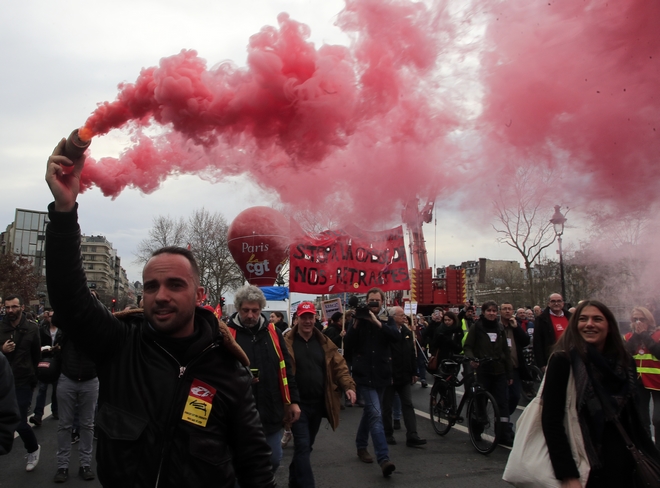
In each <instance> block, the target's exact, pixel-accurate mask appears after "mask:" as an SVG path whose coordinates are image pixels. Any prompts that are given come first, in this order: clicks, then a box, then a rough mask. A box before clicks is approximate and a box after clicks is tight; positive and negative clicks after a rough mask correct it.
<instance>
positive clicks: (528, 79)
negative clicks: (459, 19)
mask: <svg viewBox="0 0 660 488" xmlns="http://www.w3.org/2000/svg"><path fill="white" fill-rule="evenodd" d="M659 26H660V3H658V2H650V1H635V0H622V1H619V2H600V1H595V0H588V1H581V2H574V1H565V0H558V1H549V2H525V1H513V2H502V3H497V4H496V5H495V6H494V7H493V9H492V11H491V12H490V16H489V19H488V26H487V31H486V36H485V41H486V48H485V54H484V56H483V64H482V73H483V85H484V88H485V97H484V111H483V113H482V115H481V117H480V120H479V128H480V129H481V130H482V131H483V134H484V136H485V137H486V138H488V139H489V141H490V143H491V145H490V146H489V148H490V149H491V152H490V153H488V154H487V156H486V157H487V158H488V159H490V160H491V161H497V160H498V159H499V158H498V156H497V154H496V153H494V152H493V151H498V152H499V153H500V154H501V151H502V148H503V147H506V148H508V149H511V148H514V149H515V150H516V151H518V155H519V157H520V158H524V159H527V160H532V161H534V162H535V163H536V164H544V165H550V166H556V167H559V169H563V174H564V177H565V179H564V180H563V181H555V182H549V183H550V184H549V186H551V187H552V190H551V191H553V192H559V195H558V198H557V200H556V201H557V202H560V201H561V200H560V198H562V197H563V198H564V202H566V201H572V203H573V204H574V205H575V204H576V203H580V202H582V203H584V204H588V203H595V204H597V205H602V204H603V203H604V202H607V203H610V204H612V205H613V206H614V207H615V208H617V209H618V210H619V211H629V210H632V209H635V208H640V206H642V207H644V206H647V205H648V203H649V201H651V200H656V198H657V197H656V195H657V194H658V189H659V188H658V183H659V182H660V165H658V164H657V163H658V157H659V155H660V92H659V88H660V28H659ZM564 190H566V192H564Z"/></svg>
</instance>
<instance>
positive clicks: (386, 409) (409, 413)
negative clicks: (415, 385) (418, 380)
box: [382, 383, 417, 439]
mask: <svg viewBox="0 0 660 488" xmlns="http://www.w3.org/2000/svg"><path fill="white" fill-rule="evenodd" d="M394 393H398V394H399V398H400V399H401V412H402V414H403V423H404V424H405V426H406V439H410V438H411V437H415V436H417V417H416V416H415V407H414V406H413V403H412V395H411V393H410V383H399V384H394V385H390V386H388V387H387V388H385V393H384V394H383V406H382V408H383V427H384V429H385V435H386V436H391V435H393V434H394V427H393V425H392V400H393V399H394Z"/></svg>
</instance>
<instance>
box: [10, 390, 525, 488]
mask: <svg viewBox="0 0 660 488" xmlns="http://www.w3.org/2000/svg"><path fill="white" fill-rule="evenodd" d="M429 392H430V387H429V388H426V389H424V388H421V386H420V385H419V384H417V385H415V386H413V403H414V405H415V408H416V410H417V430H418V432H419V435H420V436H421V437H424V438H426V439H427V440H428V443H427V444H426V445H425V446H422V447H421V448H411V447H406V445H405V427H404V430H400V431H395V435H394V437H395V438H396V439H397V441H398V444H397V445H395V446H390V459H391V460H392V462H394V463H395V465H396V471H395V472H394V473H393V474H392V476H391V478H389V479H387V478H383V476H382V474H381V471H380V468H379V466H378V465H377V464H376V463H373V464H364V463H362V462H361V461H360V460H359V459H358V457H357V455H356V449H355V432H356V430H357V426H358V423H359V421H360V417H361V415H362V409H361V408H359V407H352V408H347V409H346V410H342V412H341V416H340V417H341V421H340V426H339V428H338V429H337V431H336V432H333V431H332V429H331V428H330V426H329V424H328V423H327V421H325V420H324V422H323V423H322V424H321V429H320V431H319V434H318V436H317V438H316V443H315V446H314V452H313V453H312V466H313V469H314V474H315V478H316V486H317V487H319V488H324V487H333V488H334V487H341V488H353V487H355V488H357V487H360V488H361V487H365V486H367V487H370V486H394V485H397V486H406V487H407V488H413V487H415V488H417V487H420V488H421V487H431V486H433V487H435V486H451V487H452V488H478V487H505V486H509V485H508V484H507V483H505V482H504V481H502V472H503V471H504V466H505V464H506V460H507V457H508V454H509V450H508V449H506V448H504V447H498V448H497V449H496V450H495V451H494V452H493V453H491V454H489V455H487V456H484V455H481V454H479V453H477V452H476V451H475V450H474V448H473V447H472V444H471V443H470V440H469V438H468V435H467V430H466V429H465V427H463V426H462V425H457V426H455V427H454V428H452V430H451V431H450V432H449V433H448V434H447V435H446V436H444V437H440V436H438V435H437V434H435V432H434V431H433V428H432V427H431V423H430V420H429V418H428V404H429ZM35 398H36V394H35ZM521 411H522V407H519V408H518V411H517V414H516V418H517V416H518V415H519V414H520V412H521ZM46 414H47V417H46V418H44V421H43V424H42V425H41V427H38V428H35V433H36V435H37V439H38V440H39V443H40V444H41V446H42V452H41V459H40V461H39V465H38V466H37V468H36V469H35V470H34V471H33V472H31V473H28V472H26V471H25V462H26V459H25V455H26V452H25V449H24V448H23V444H22V442H21V440H20V438H17V439H16V440H15V442H14V449H13V450H12V452H11V453H10V454H8V455H7V456H3V457H0V473H2V475H1V476H0V488H5V487H6V488H35V487H43V486H53V485H55V483H53V476H54V475H55V471H56V461H55V453H56V450H57V440H56V436H57V421H56V420H54V419H53V418H52V417H51V416H50V408H49V407H47V411H46ZM77 447H78V444H75V445H74V446H72V451H71V462H70V466H69V476H70V478H69V480H68V481H67V482H66V483H65V485H64V486H81V487H82V486H85V487H88V488H92V487H99V486H101V484H100V483H99V482H98V480H94V481H83V480H82V479H80V478H78V450H77ZM369 452H371V454H372V455H373V454H374V451H373V447H372V446H370V448H369ZM292 455H293V447H292V444H290V445H289V446H288V447H287V448H285V449H284V457H283V459H282V466H281V467H280V469H279V470H278V472H277V474H276V479H277V485H278V486H280V487H286V486H288V465H289V463H290V461H291V457H292ZM94 456H95V455H94ZM92 468H93V469H94V471H96V465H95V463H94V465H93V466H92ZM210 486H211V485H210Z"/></svg>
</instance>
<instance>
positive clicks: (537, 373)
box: [522, 364, 543, 401]
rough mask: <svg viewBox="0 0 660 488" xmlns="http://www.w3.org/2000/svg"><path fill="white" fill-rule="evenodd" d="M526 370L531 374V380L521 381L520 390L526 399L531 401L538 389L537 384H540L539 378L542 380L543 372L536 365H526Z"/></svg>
mask: <svg viewBox="0 0 660 488" xmlns="http://www.w3.org/2000/svg"><path fill="white" fill-rule="evenodd" d="M527 371H529V374H530V376H531V378H532V379H531V380H529V381H523V382H522V387H523V388H522V390H523V391H522V392H523V395H525V398H527V400H529V401H532V400H533V399H534V397H536V394H537V392H538V391H539V386H541V380H543V373H542V372H541V370H540V369H539V367H538V366H536V365H533V364H532V365H528V366H527Z"/></svg>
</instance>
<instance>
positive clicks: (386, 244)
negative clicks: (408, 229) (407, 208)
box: [289, 226, 410, 295]
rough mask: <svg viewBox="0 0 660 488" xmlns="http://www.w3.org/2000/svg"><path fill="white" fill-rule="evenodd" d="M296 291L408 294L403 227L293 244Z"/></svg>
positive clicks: (291, 264)
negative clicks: (403, 292)
mask: <svg viewBox="0 0 660 488" xmlns="http://www.w3.org/2000/svg"><path fill="white" fill-rule="evenodd" d="M289 249H290V254H289V259H290V261H289V287H290V290H291V291H292V292H299V293H313V294H317V295H321V294H324V293H342V292H350V293H366V292H367V291H369V289H371V288H373V287H375V286H377V287H379V288H380V289H382V290H383V291H391V290H409V289H410V277H409V274H408V262H407V260H406V248H405V244H404V241H403V228H402V227H401V226H398V227H395V228H394V229H388V230H384V231H380V232H369V231H364V230H361V229H358V228H357V227H355V226H350V227H347V228H344V229H342V230H336V231H326V232H324V233H323V234H321V235H320V236H318V237H316V238H315V237H312V236H307V235H306V236H302V237H300V238H298V239H296V240H295V241H294V242H293V243H292V244H291V246H290V248H289Z"/></svg>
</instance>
